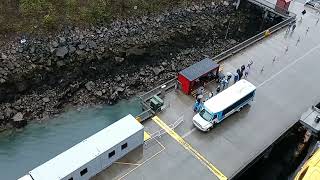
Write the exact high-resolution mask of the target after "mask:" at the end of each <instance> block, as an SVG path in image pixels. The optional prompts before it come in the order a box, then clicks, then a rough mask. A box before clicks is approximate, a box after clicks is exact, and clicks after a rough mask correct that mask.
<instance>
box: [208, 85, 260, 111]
mask: <svg viewBox="0 0 320 180" xmlns="http://www.w3.org/2000/svg"><path fill="white" fill-rule="evenodd" d="M255 89H256V87H255V86H254V85H253V84H251V83H250V82H248V81H247V80H244V79H242V80H240V81H238V82H236V83H235V84H234V85H232V86H230V87H229V88H227V89H225V90H224V91H222V92H220V93H219V94H217V95H215V96H213V97H212V98H210V99H209V100H207V101H206V102H205V103H204V106H205V108H206V109H207V110H209V111H211V112H212V113H217V112H220V111H222V110H224V109H226V108H227V107H229V106H230V105H232V104H233V103H235V102H236V101H238V100H239V99H241V98H242V97H244V96H246V95H247V94H249V93H251V92H252V91H254V90H255Z"/></svg>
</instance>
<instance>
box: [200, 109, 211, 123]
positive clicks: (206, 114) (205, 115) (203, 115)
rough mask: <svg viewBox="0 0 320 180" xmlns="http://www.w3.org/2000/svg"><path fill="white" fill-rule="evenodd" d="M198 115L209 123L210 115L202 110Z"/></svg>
mask: <svg viewBox="0 0 320 180" xmlns="http://www.w3.org/2000/svg"><path fill="white" fill-rule="evenodd" d="M199 114H200V116H201V117H202V118H203V119H204V120H206V121H208V122H211V119H212V115H211V114H210V113H209V112H208V111H206V110H205V109H202V110H201V111H200V113H199Z"/></svg>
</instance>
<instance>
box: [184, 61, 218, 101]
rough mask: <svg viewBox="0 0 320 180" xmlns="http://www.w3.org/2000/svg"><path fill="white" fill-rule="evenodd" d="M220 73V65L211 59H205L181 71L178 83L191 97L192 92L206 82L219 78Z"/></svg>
mask: <svg viewBox="0 0 320 180" xmlns="http://www.w3.org/2000/svg"><path fill="white" fill-rule="evenodd" d="M218 72H219V64H217V63H215V62H214V61H212V60H211V59H209V58H205V59H203V60H201V61H200V62H197V63H195V64H193V65H192V66H190V67H188V68H186V69H184V70H182V71H180V72H179V75H178V82H179V83H180V85H181V90H182V91H183V92H184V93H185V94H188V95H189V94H190V93H191V92H192V91H194V90H196V89H197V88H198V87H200V86H202V85H203V83H204V82H205V81H206V80H209V79H212V78H214V77H217V76H218Z"/></svg>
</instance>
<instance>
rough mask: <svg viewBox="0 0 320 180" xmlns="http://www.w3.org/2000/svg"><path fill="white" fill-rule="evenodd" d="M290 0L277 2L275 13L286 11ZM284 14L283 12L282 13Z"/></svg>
mask: <svg viewBox="0 0 320 180" xmlns="http://www.w3.org/2000/svg"><path fill="white" fill-rule="evenodd" d="M290 3H291V0H277V3H276V11H280V12H282V11H288V9H289V6H290ZM283 13H285V12H283Z"/></svg>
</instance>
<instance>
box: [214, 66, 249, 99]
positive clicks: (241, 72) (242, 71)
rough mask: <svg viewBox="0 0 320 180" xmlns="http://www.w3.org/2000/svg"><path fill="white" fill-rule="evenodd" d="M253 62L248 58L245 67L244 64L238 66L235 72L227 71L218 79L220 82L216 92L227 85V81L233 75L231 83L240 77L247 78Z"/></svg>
mask: <svg viewBox="0 0 320 180" xmlns="http://www.w3.org/2000/svg"><path fill="white" fill-rule="evenodd" d="M252 64H253V61H252V60H250V61H249V63H248V64H247V67H246V66H245V65H242V66H241V67H240V68H238V69H237V70H236V73H234V74H233V73H230V72H227V73H226V76H225V77H224V78H223V79H222V80H221V81H220V84H219V85H218V87H217V89H216V92H217V93H219V92H220V91H221V89H222V90H223V89H225V88H226V87H228V86H229V82H230V80H231V78H232V76H233V83H236V82H237V81H239V80H240V79H242V78H245V79H246V78H247V77H248V75H249V71H250V68H251V66H252Z"/></svg>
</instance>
